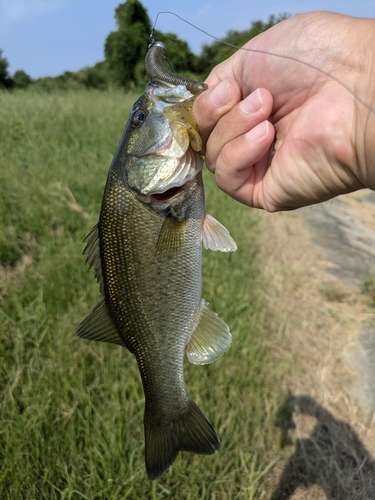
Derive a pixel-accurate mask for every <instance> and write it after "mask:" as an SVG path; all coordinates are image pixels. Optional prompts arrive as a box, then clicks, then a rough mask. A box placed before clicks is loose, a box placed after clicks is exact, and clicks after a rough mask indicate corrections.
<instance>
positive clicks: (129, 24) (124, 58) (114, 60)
mask: <svg viewBox="0 0 375 500" xmlns="http://www.w3.org/2000/svg"><path fill="white" fill-rule="evenodd" d="M115 19H116V24H117V31H112V33H110V34H109V35H108V37H107V39H106V41H105V46H104V53H105V57H106V61H107V64H108V70H109V74H110V78H111V80H112V82H113V83H114V84H115V85H119V86H122V87H125V88H126V87H129V86H134V84H135V83H136V81H137V72H138V71H137V64H138V65H139V63H140V61H144V58H145V56H146V52H147V47H148V44H149V41H150V33H151V22H150V19H149V17H148V15H147V11H146V9H145V8H144V7H143V5H142V4H141V2H139V1H138V0H127V2H125V3H123V4H120V5H119V6H118V7H117V8H116V11H115Z"/></svg>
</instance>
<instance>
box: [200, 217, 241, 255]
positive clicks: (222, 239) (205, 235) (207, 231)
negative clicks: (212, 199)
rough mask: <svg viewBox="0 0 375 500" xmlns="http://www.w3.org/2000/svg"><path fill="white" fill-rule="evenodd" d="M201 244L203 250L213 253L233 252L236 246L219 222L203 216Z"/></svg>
mask: <svg viewBox="0 0 375 500" xmlns="http://www.w3.org/2000/svg"><path fill="white" fill-rule="evenodd" d="M202 243H203V246H204V248H206V249H209V250H213V251H214V252H216V251H220V252H235V251H236V250H237V245H236V242H235V241H234V239H233V238H232V237H231V235H230V234H229V231H228V229H226V228H225V227H224V226H223V225H222V224H220V222H219V221H217V220H216V219H214V217H212V216H211V215H209V214H205V216H204V219H203V224H202Z"/></svg>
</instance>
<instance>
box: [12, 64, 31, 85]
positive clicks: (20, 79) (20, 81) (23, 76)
mask: <svg viewBox="0 0 375 500" xmlns="http://www.w3.org/2000/svg"><path fill="white" fill-rule="evenodd" d="M12 80H13V86H14V87H15V88H17V89H24V88H26V87H28V86H29V85H30V84H31V83H33V80H32V78H31V77H30V76H29V75H28V74H27V73H25V72H24V71H23V69H18V70H17V71H15V72H14V75H13V77H12Z"/></svg>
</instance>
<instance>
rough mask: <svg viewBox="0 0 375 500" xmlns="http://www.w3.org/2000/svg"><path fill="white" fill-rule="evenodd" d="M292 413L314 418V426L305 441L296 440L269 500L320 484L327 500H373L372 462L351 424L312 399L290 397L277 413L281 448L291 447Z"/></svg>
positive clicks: (280, 499)
mask: <svg viewBox="0 0 375 500" xmlns="http://www.w3.org/2000/svg"><path fill="white" fill-rule="evenodd" d="M293 413H294V414H304V415H310V416H312V417H315V418H316V424H315V426H314V428H313V430H312V431H311V433H310V435H309V436H308V437H307V438H306V437H305V438H303V439H298V440H297V442H296V445H295V446H296V448H295V452H294V454H293V456H292V457H291V458H290V459H289V461H288V462H287V464H286V465H285V467H284V470H283V472H282V475H281V477H280V480H279V483H278V486H277V488H276V489H275V491H274V492H273V494H272V497H271V500H286V499H288V498H290V497H291V496H292V495H293V493H294V491H295V490H296V489H297V488H298V487H301V486H302V487H305V488H307V487H308V486H311V485H319V486H320V487H321V488H322V490H323V491H324V493H325V495H326V497H327V499H328V500H372V499H375V462H374V460H373V458H372V457H371V455H370V454H369V452H368V451H367V450H366V448H365V446H364V445H363V444H362V442H361V441H360V439H359V437H358V435H357V434H356V432H355V431H354V430H353V429H352V428H351V427H350V425H348V424H347V423H345V422H342V421H340V420H338V419H336V418H334V417H333V416H332V415H331V414H330V413H329V412H328V411H327V410H325V409H324V408H323V407H322V406H321V405H319V404H318V403H317V402H316V401H314V399H313V398H312V397H310V396H305V395H300V396H293V395H292V394H289V395H288V396H287V398H286V400H285V402H284V403H283V405H282V406H281V407H280V409H279V411H278V413H277V424H276V425H277V426H278V427H280V428H281V445H282V446H285V445H286V444H292V441H291V439H290V437H289V434H288V431H289V430H290V429H293V428H295V424H294V422H293Z"/></svg>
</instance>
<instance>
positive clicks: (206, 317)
mask: <svg viewBox="0 0 375 500" xmlns="http://www.w3.org/2000/svg"><path fill="white" fill-rule="evenodd" d="M231 343H232V335H231V333H230V330H229V326H228V325H227V324H226V323H225V322H224V321H223V320H222V319H221V318H219V316H218V315H217V314H216V313H215V312H214V311H212V310H211V309H209V308H208V307H207V302H206V301H205V300H203V299H202V304H201V311H200V316H199V320H198V323H197V325H196V327H195V329H194V331H193V333H192V335H191V337H190V340H189V342H188V343H187V345H186V355H187V357H188V360H189V361H190V363H193V364H194V365H206V364H209V363H212V362H213V361H215V360H216V359H217V358H219V357H220V356H221V355H222V354H224V352H225V351H227V350H228V349H229V347H230V346H231Z"/></svg>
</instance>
